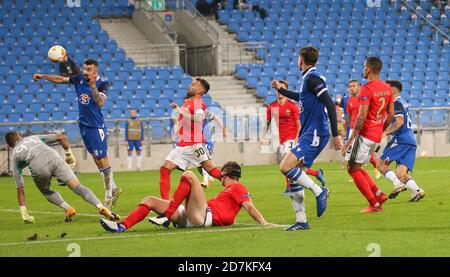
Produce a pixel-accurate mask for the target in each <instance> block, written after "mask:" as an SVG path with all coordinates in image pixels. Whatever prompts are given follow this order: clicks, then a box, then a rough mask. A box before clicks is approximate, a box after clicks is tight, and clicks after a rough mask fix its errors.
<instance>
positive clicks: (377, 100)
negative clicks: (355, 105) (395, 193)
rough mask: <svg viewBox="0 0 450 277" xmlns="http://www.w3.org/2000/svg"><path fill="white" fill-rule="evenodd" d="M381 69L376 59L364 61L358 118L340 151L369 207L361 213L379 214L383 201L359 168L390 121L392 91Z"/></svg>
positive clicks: (384, 199)
mask: <svg viewBox="0 0 450 277" xmlns="http://www.w3.org/2000/svg"><path fill="white" fill-rule="evenodd" d="M381 68H382V62H381V60H380V59H379V58H378V57H368V58H367V59H366V61H365V62H364V78H366V79H367V80H368V83H367V84H365V85H363V86H362V87H361V91H360V92H359V102H360V107H359V113H358V117H357V118H356V122H355V126H354V128H353V131H352V134H351V136H350V137H349V139H348V141H347V142H346V143H345V146H344V148H343V149H342V154H343V155H345V159H346V160H348V161H349V162H348V173H349V174H350V176H351V177H352V178H353V181H354V182H355V184H356V186H357V187H358V189H359V191H360V192H361V193H362V194H363V195H364V197H365V198H366V199H367V201H368V202H369V207H367V208H366V209H364V210H362V212H380V211H382V208H381V205H382V204H383V202H384V201H386V200H387V196H386V195H385V194H384V193H383V192H382V191H381V190H380V189H379V188H378V187H377V185H376V184H375V182H374V181H373V180H372V179H371V178H370V176H369V174H368V173H367V172H366V171H365V170H364V169H362V168H361V167H362V165H364V164H365V163H366V162H367V160H368V159H369V157H370V152H371V150H373V148H374V147H375V145H376V144H377V143H380V142H381V138H382V136H383V130H384V129H386V128H387V126H388V125H389V124H390V122H391V121H392V119H393V118H394V103H393V96H392V95H393V94H392V90H391V87H390V86H389V85H388V84H386V83H385V82H383V81H382V80H380V72H381ZM386 114H387V117H386Z"/></svg>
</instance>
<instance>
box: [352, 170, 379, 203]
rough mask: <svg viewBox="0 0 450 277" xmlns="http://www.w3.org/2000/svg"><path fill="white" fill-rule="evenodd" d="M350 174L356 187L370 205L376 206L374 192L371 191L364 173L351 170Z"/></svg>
mask: <svg viewBox="0 0 450 277" xmlns="http://www.w3.org/2000/svg"><path fill="white" fill-rule="evenodd" d="M348 173H349V174H350V176H352V178H353V181H354V182H355V184H356V187H357V188H358V189H359V191H360V192H361V193H362V195H364V197H365V198H366V199H367V201H369V203H370V205H372V206H373V205H375V203H377V200H376V198H375V195H374V194H373V192H372V190H371V189H370V185H369V184H368V183H367V181H366V178H365V176H364V173H362V170H361V169H358V170H349V171H348Z"/></svg>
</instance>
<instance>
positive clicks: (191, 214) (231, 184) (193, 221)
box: [100, 162, 277, 233]
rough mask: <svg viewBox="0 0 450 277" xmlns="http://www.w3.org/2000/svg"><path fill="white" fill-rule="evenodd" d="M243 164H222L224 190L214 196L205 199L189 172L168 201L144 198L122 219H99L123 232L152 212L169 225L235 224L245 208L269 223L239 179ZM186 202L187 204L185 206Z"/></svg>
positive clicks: (107, 227) (159, 221) (106, 226)
mask: <svg viewBox="0 0 450 277" xmlns="http://www.w3.org/2000/svg"><path fill="white" fill-rule="evenodd" d="M240 177H241V167H240V165H239V164H238V163H236V162H227V163H226V164H225V165H224V166H223V167H222V177H221V182H222V185H223V186H224V189H223V191H221V192H219V193H218V194H217V195H216V196H215V197H214V198H213V199H211V200H208V201H207V200H206V197H205V192H204V191H203V188H202V186H201V184H200V181H199V180H198V178H197V177H196V176H195V174H194V173H192V172H190V171H186V172H184V173H183V175H182V176H181V180H180V184H179V185H178V188H177V190H176V191H175V192H174V194H173V198H172V200H171V201H170V202H169V201H167V200H164V199H160V198H157V197H153V196H148V197H145V198H144V199H143V200H142V202H141V204H139V206H138V207H137V208H136V209H135V210H134V211H132V212H131V213H130V214H129V215H128V216H127V218H126V219H125V220H123V221H122V222H120V223H118V222H114V221H110V220H106V219H100V224H101V225H102V226H103V228H104V229H105V230H107V231H109V232H113V233H115V232H124V231H125V230H127V229H130V228H131V227H132V226H133V225H135V224H136V223H138V222H140V221H142V220H143V219H144V218H145V217H146V216H147V214H148V213H149V212H150V211H153V212H155V213H157V214H160V215H159V216H156V217H151V218H149V221H150V222H151V223H153V224H156V225H160V226H164V227H169V225H170V222H173V223H174V225H175V226H177V227H182V228H190V227H210V226H227V225H232V224H233V223H234V220H235V219H236V216H237V214H238V213H239V211H240V210H241V208H242V207H244V209H245V210H246V211H247V212H248V214H249V215H250V216H251V217H252V218H253V219H254V220H255V221H256V222H258V223H259V224H261V225H263V226H269V227H273V226H277V225H275V224H272V223H268V222H267V221H266V220H265V219H264V217H263V216H262V215H261V213H260V212H259V211H258V209H257V208H256V207H255V206H254V205H253V202H252V200H251V198H250V193H249V192H248V190H247V188H246V187H245V186H244V185H243V184H241V183H240V182H239V179H240ZM183 201H185V205H182V203H183Z"/></svg>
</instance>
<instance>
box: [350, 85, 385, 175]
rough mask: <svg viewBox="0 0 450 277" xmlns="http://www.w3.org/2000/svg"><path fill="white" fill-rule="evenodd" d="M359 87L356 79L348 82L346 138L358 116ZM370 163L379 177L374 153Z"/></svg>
mask: <svg viewBox="0 0 450 277" xmlns="http://www.w3.org/2000/svg"><path fill="white" fill-rule="evenodd" d="M360 89H361V83H360V82H359V81H357V80H350V81H349V82H348V93H349V95H350V98H349V99H348V102H347V107H346V108H347V109H346V110H347V116H346V118H345V128H346V129H348V130H349V133H348V134H347V138H349V137H350V136H351V134H352V131H353V127H354V126H355V122H356V118H357V117H358V113H359V96H358V94H359V90H360ZM369 161H370V163H371V164H372V166H373V169H374V171H375V178H376V179H380V177H381V173H380V171H378V169H377V158H376V157H375V154H374V153H372V154H371V155H370V160H369Z"/></svg>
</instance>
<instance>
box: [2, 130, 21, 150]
mask: <svg viewBox="0 0 450 277" xmlns="http://www.w3.org/2000/svg"><path fill="white" fill-rule="evenodd" d="M5 140H6V144H8V145H9V147H11V148H12V147H14V145H16V142H17V141H18V140H19V133H18V132H8V133H6V135H5Z"/></svg>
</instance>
